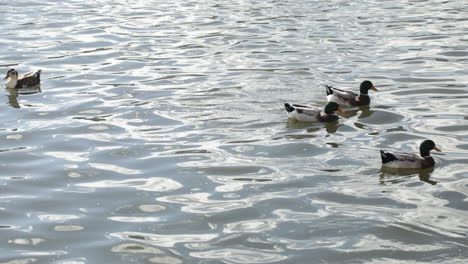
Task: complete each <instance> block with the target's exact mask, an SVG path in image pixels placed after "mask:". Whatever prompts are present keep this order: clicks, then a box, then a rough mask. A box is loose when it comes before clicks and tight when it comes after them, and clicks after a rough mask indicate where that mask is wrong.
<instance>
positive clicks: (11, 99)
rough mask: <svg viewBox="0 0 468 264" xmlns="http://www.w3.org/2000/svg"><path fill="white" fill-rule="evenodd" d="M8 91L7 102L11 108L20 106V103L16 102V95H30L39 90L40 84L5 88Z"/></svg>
mask: <svg viewBox="0 0 468 264" xmlns="http://www.w3.org/2000/svg"><path fill="white" fill-rule="evenodd" d="M5 90H6V91H7V92H8V104H9V105H10V106H11V107H13V108H21V106H20V103H19V102H18V100H20V99H18V96H24V95H26V96H27V95H32V94H35V93H40V92H41V87H40V85H38V86H36V87H30V88H22V89H5Z"/></svg>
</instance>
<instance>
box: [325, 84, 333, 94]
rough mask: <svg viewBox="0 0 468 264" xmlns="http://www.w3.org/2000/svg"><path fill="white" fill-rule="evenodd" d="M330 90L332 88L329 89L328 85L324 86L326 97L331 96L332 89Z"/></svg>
mask: <svg viewBox="0 0 468 264" xmlns="http://www.w3.org/2000/svg"><path fill="white" fill-rule="evenodd" d="M332 88H333V87H331V86H330V85H325V89H327V96H328V95H332V94H333V89H332Z"/></svg>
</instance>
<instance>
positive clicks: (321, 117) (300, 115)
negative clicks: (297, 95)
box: [284, 102, 345, 123]
mask: <svg viewBox="0 0 468 264" xmlns="http://www.w3.org/2000/svg"><path fill="white" fill-rule="evenodd" d="M284 108H285V109H286V112H288V118H289V119H293V120H296V121H299V122H324V123H328V122H333V121H336V120H338V116H337V115H336V114H335V112H338V113H341V114H344V113H345V112H344V111H343V110H341V109H340V106H339V105H338V104H337V103H335V102H330V103H328V104H327V105H326V106H325V108H324V109H323V110H321V109H320V108H318V107H315V106H308V105H298V104H293V105H290V104H288V103H285V104H284Z"/></svg>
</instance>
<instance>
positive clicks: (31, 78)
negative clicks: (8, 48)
mask: <svg viewBox="0 0 468 264" xmlns="http://www.w3.org/2000/svg"><path fill="white" fill-rule="evenodd" d="M4 79H5V80H7V81H6V83H5V85H6V88H9V89H13V88H16V89H18V88H28V87H33V86H36V85H38V84H40V82H41V70H36V71H32V72H28V73H26V74H24V75H21V76H18V72H17V71H16V70H15V69H10V70H8V72H7V74H6V76H5V78H4Z"/></svg>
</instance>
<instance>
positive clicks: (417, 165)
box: [380, 140, 440, 169]
mask: <svg viewBox="0 0 468 264" xmlns="http://www.w3.org/2000/svg"><path fill="white" fill-rule="evenodd" d="M431 150H435V151H439V152H440V149H439V148H438V147H436V145H435V143H434V141H432V140H424V141H423V142H422V143H421V145H420V146H419V153H420V154H421V156H418V155H416V154H412V153H404V152H390V151H386V150H382V149H381V150H380V157H381V158H382V166H383V167H387V168H395V169H427V168H431V167H434V165H435V161H434V158H432V157H431V154H430V153H429V152H430V151H431Z"/></svg>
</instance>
